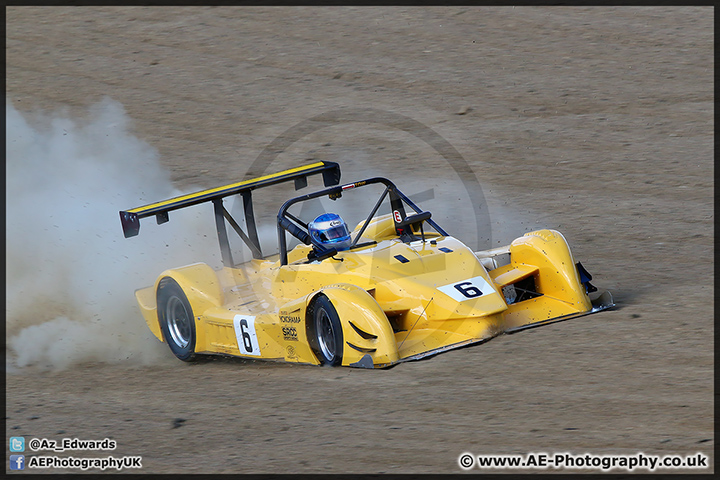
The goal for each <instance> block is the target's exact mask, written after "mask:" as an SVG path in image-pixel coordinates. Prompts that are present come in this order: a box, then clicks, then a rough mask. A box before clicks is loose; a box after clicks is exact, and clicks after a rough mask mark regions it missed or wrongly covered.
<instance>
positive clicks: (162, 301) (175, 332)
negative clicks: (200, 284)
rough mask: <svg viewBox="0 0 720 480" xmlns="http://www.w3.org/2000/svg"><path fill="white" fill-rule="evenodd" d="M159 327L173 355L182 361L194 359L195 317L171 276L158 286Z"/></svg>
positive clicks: (183, 294)
mask: <svg viewBox="0 0 720 480" xmlns="http://www.w3.org/2000/svg"><path fill="white" fill-rule="evenodd" d="M157 305H158V315H159V317H160V328H161V329H162V333H163V337H164V338H165V341H166V342H167V344H168V346H169V347H170V350H171V351H172V353H173V355H175V356H176V357H177V358H179V359H180V360H182V361H184V362H191V361H193V360H195V317H194V316H193V311H192V308H191V307H190V302H188V299H187V297H186V296H185V293H184V292H183V291H182V288H180V285H178V284H177V282H176V281H175V280H173V279H172V278H164V279H163V280H162V281H161V282H160V285H159V286H158V293H157Z"/></svg>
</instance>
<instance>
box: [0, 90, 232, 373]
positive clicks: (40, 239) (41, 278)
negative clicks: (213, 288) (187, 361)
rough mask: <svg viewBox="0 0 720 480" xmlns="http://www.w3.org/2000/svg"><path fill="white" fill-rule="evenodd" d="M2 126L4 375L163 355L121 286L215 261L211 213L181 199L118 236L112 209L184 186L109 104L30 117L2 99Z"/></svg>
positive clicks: (122, 114) (157, 197) (115, 213)
mask: <svg viewBox="0 0 720 480" xmlns="http://www.w3.org/2000/svg"><path fill="white" fill-rule="evenodd" d="M6 123H7V140H6V142H7V143H6V158H7V163H6V205H7V207H6V229H7V231H6V242H7V243H6V258H7V264H6V298H7V302H6V338H7V349H6V351H7V354H6V355H7V357H6V360H7V370H8V372H10V373H12V372H16V371H18V369H22V368H23V367H30V366H33V367H38V368H41V369H65V368H68V367H71V366H75V365H78V364H82V363H88V362H107V363H117V362H129V363H130V364H149V363H153V362H157V361H162V360H164V359H167V358H169V352H168V351H167V347H165V346H164V345H163V344H162V343H160V342H159V341H158V340H157V339H155V338H154V337H153V336H152V334H151V333H150V331H149V329H148V328H147V326H146V325H145V324H144V321H143V319H142V316H141V315H140V312H139V310H138V307H137V305H136V303H135V298H134V294H133V292H134V290H136V289H138V288H141V287H145V286H149V285H152V284H153V282H154V281H155V278H156V277H157V275H159V274H160V273H161V272H162V271H163V270H164V269H166V268H168V267H169V266H179V265H183V264H188V263H193V262H197V261H206V262H207V263H210V264H213V262H215V263H217V258H216V257H217V256H219V254H218V247H217V243H216V242H217V240H216V239H215V237H214V236H213V235H208V234H209V233H212V232H213V231H214V227H213V225H212V223H210V224H209V225H207V222H208V221H211V216H208V215H203V214H202V213H205V212H199V211H198V207H200V206H198V207H192V208H189V209H187V210H186V211H182V213H181V212H177V214H174V213H175V212H173V213H171V214H170V218H171V221H170V222H169V223H167V224H165V225H162V226H158V225H156V224H155V222H153V221H152V220H151V219H148V220H149V221H148V220H145V221H143V222H142V226H141V231H140V235H139V236H137V237H133V238H129V239H125V238H124V237H123V233H122V228H121V224H120V217H119V214H118V212H119V211H120V210H127V209H130V208H133V207H137V206H140V205H144V204H147V203H150V202H153V201H158V200H162V199H165V198H170V197H172V196H175V195H180V194H182V193H184V192H181V191H178V190H176V189H175V188H174V187H173V185H172V183H171V181H170V176H169V174H168V172H167V171H165V170H163V168H162V166H161V165H160V162H159V158H158V153H157V152H156V151H155V150H154V149H153V147H151V146H150V145H148V144H147V143H145V142H143V141H141V140H139V139H138V138H136V137H135V136H133V135H132V134H131V133H130V130H131V120H130V119H129V118H128V116H127V114H126V113H125V111H124V109H123V107H122V105H120V104H118V103H117V102H114V101H112V100H110V99H105V100H103V101H101V102H99V103H97V104H95V105H92V106H91V107H90V108H89V109H88V111H87V115H86V116H85V117H84V119H83V120H82V121H79V120H73V119H71V118H67V115H64V114H63V113H62V112H55V113H52V114H47V113H35V114H33V115H32V121H30V120H28V118H26V117H25V116H24V115H23V114H21V113H20V112H19V111H18V110H17V109H16V108H15V107H14V106H13V105H12V102H11V101H10V100H8V102H7V104H6ZM208 217H210V220H209V219H208ZM206 235H207V236H206Z"/></svg>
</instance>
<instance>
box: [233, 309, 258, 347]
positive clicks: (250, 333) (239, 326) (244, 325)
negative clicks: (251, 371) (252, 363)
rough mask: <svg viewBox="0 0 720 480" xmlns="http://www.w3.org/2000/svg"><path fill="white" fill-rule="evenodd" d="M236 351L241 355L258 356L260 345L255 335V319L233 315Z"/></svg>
mask: <svg viewBox="0 0 720 480" xmlns="http://www.w3.org/2000/svg"><path fill="white" fill-rule="evenodd" d="M233 326H234V327H235V337H236V338H237V344H238V350H240V353H242V354H243V355H255V356H259V355H260V345H259V344H258V339H257V334H256V333H255V317H251V316H248V315H235V318H234V319H233Z"/></svg>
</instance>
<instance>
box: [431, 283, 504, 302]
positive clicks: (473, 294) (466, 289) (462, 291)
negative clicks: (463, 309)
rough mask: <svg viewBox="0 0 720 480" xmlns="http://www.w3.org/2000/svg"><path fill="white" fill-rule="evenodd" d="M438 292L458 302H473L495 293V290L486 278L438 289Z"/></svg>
mask: <svg viewBox="0 0 720 480" xmlns="http://www.w3.org/2000/svg"><path fill="white" fill-rule="evenodd" d="M438 290H440V291H441V292H443V293H444V294H445V295H448V296H449V297H452V298H453V299H454V300H456V301H458V302H464V301H466V300H472V299H473V298H480V297H482V296H483V295H487V294H488V293H492V292H494V291H495V289H494V288H493V287H492V286H490V284H489V283H488V282H487V280H485V278H484V277H474V278H468V279H467V280H462V281H460V282H455V283H451V284H449V285H445V286H442V287H438Z"/></svg>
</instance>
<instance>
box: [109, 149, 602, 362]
mask: <svg viewBox="0 0 720 480" xmlns="http://www.w3.org/2000/svg"><path fill="white" fill-rule="evenodd" d="M311 175H322V178H323V182H324V185H325V187H326V188H324V189H322V190H320V191H316V192H313V193H309V194H306V195H303V196H298V197H294V198H291V199H289V200H287V201H286V202H285V203H284V204H283V205H282V207H280V210H279V212H278V215H277V230H278V242H279V253H275V254H273V255H269V256H264V255H263V251H262V248H261V247H262V246H261V242H260V239H259V236H258V233H257V226H256V222H255V215H254V210H253V204H252V193H253V192H254V191H255V190H258V189H261V188H264V187H268V186H270V185H277V184H280V183H284V182H291V181H292V182H294V184H295V188H296V190H297V189H300V188H304V187H306V186H307V179H308V177H309V176H311ZM370 185H376V186H378V187H376V188H381V189H382V194H381V195H380V198H379V199H378V200H377V202H376V203H375V204H374V207H373V208H372V209H371V211H370V212H369V214H368V215H367V218H365V220H363V221H361V222H359V223H358V225H357V226H355V228H354V230H352V231H348V229H347V227H346V226H345V224H344V222H343V221H342V219H340V218H339V217H337V216H336V217H333V216H332V214H329V215H326V216H322V218H321V217H318V218H315V219H314V220H312V221H308V219H304V220H303V219H301V218H299V217H298V216H297V215H296V214H293V213H291V212H290V209H291V207H292V206H293V205H296V204H300V203H302V202H307V201H310V200H313V199H317V198H320V197H330V198H331V199H340V198H341V197H342V196H343V195H346V197H350V196H352V195H356V192H357V191H359V190H361V189H362V188H363V187H366V186H370ZM231 196H240V198H242V201H243V207H244V208H243V214H244V227H245V229H243V228H242V227H241V226H240V224H239V223H238V222H237V221H236V220H235V218H234V217H233V216H232V215H230V213H229V212H228V210H227V209H226V208H225V207H224V205H223V199H224V198H226V197H231ZM205 202H212V204H213V206H214V214H215V219H216V225H217V232H218V236H219V240H220V247H221V253H222V260H223V267H222V268H221V269H220V270H214V269H213V268H211V267H210V266H209V265H207V264H204V263H196V264H192V265H187V266H183V267H179V268H172V269H169V270H166V271H164V272H162V273H161V274H160V276H159V277H158V279H157V281H156V282H155V284H154V285H153V286H151V287H147V288H142V289H140V290H137V291H136V292H135V296H136V298H137V301H138V305H139V306H140V310H141V312H142V315H143V316H144V318H145V321H146V322H147V324H148V326H149V327H150V330H151V331H152V332H153V334H154V335H155V336H156V337H157V338H158V339H159V340H161V341H163V342H166V343H167V344H168V346H169V347H170V350H171V351H172V352H173V354H174V355H175V356H176V357H178V358H179V359H181V360H185V361H190V360H193V359H194V358H196V355H197V354H222V355H231V356H237V357H247V358H254V359H268V360H284V361H286V362H294V363H304V364H313V365H320V364H323V365H333V366H335V365H343V366H351V367H362V368H382V367H388V366H391V365H394V364H397V363H399V362H403V361H408V360H415V359H420V358H423V357H427V356H429V355H434V354H437V353H440V352H443V351H446V350H449V349H453V348H457V347H461V346H465V345H468V344H472V343H476V342H481V341H484V340H487V339H489V338H491V337H493V336H495V335H498V334H500V333H510V332H514V331H517V330H520V329H523V328H529V327H534V326H538V325H542V324H545V323H549V322H554V321H558V320H564V319H567V318H571V317H575V316H580V315H585V314H588V313H593V312H597V311H600V310H603V309H606V308H609V307H612V306H613V305H614V304H613V301H612V297H611V296H610V294H609V293H608V292H602V293H600V292H596V290H597V289H596V288H595V287H593V286H592V285H591V284H590V280H591V279H592V278H591V277H590V275H589V274H588V272H587V271H586V270H585V269H584V268H583V267H582V265H581V264H580V263H579V262H576V261H575V260H574V259H573V256H572V254H571V253H570V249H569V247H568V245H567V242H566V241H565V238H564V237H563V236H562V235H561V234H560V233H559V232H557V231H554V230H539V231H534V232H530V233H526V234H525V235H523V236H522V237H519V238H517V239H515V240H514V241H513V242H512V243H511V244H510V245H507V246H504V247H501V248H495V249H492V250H488V251H480V252H474V251H472V249H470V248H468V247H467V246H466V245H464V244H463V243H462V242H461V241H460V240H458V239H456V238H453V237H452V236H450V235H449V234H448V233H446V232H445V230H443V229H442V227H440V226H439V225H438V224H437V223H436V222H435V221H434V220H433V219H432V215H431V213H430V212H427V211H423V210H421V209H420V208H419V207H418V206H416V205H415V204H414V203H413V202H412V201H411V200H410V199H409V198H408V197H407V196H406V195H404V194H403V193H402V192H401V191H400V190H399V189H398V188H397V186H395V184H394V183H393V182H391V181H390V180H388V179H386V178H382V177H375V178H369V179H365V180H362V181H357V182H354V183H348V184H344V185H340V167H339V165H338V164H337V163H333V162H318V163H314V164H311V165H307V166H303V167H298V168H293V169H290V170H285V171H282V172H279V173H276V174H272V175H266V176H263V177H260V178H256V179H253V180H247V181H242V182H238V183H233V184H230V185H225V186H222V187H218V188H213V189H209V190H203V191H200V192H197V193H192V194H189V195H184V196H180V197H177V198H172V199H169V200H165V201H161V202H158V203H153V204H150V205H145V206H142V207H138V208H133V209H131V210H127V211H121V212H120V219H121V222H122V227H123V232H124V234H125V237H131V236H134V235H137V234H138V232H139V229H140V219H141V218H146V217H151V216H155V217H156V218H157V221H158V223H164V222H167V221H168V220H169V216H168V212H170V211H172V210H176V209H179V208H185V207H188V206H191V205H196V204H200V203H205ZM388 202H389V210H390V213H388V214H383V215H379V214H378V211H379V208H380V206H381V205H385V207H384V208H387V203H388ZM227 224H229V225H230V226H231V227H232V229H233V230H234V231H235V232H236V233H237V234H238V235H239V236H240V238H241V239H242V240H243V241H244V242H245V244H246V245H247V247H248V248H249V249H250V251H251V252H252V254H253V257H254V258H253V259H252V260H250V261H249V262H245V263H242V264H236V263H235V262H234V261H233V251H232V249H231V247H230V242H229V238H228V231H227ZM288 234H289V235H291V236H292V237H293V238H294V239H296V240H295V242H297V243H298V244H297V245H296V246H295V247H294V248H291V249H289V248H288V246H287V245H288V242H287V237H288ZM593 292H595V293H593ZM590 294H592V296H593V300H592V301H591V297H590V296H589V295H590Z"/></svg>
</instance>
